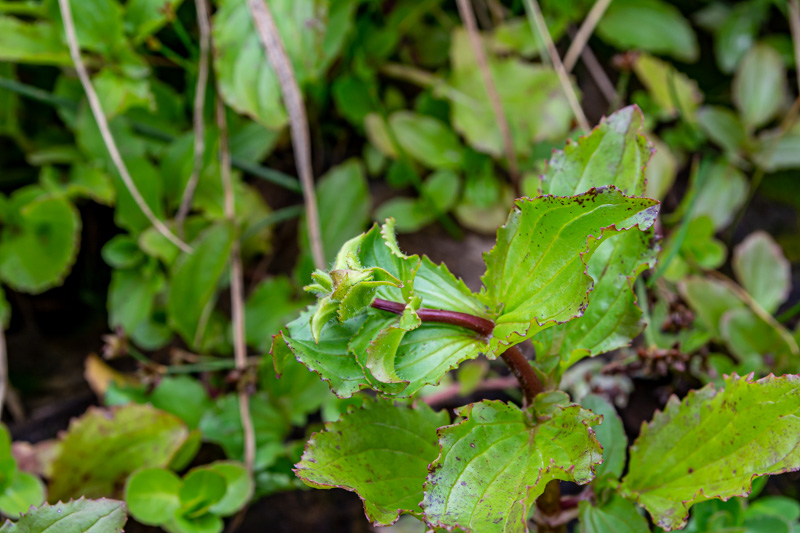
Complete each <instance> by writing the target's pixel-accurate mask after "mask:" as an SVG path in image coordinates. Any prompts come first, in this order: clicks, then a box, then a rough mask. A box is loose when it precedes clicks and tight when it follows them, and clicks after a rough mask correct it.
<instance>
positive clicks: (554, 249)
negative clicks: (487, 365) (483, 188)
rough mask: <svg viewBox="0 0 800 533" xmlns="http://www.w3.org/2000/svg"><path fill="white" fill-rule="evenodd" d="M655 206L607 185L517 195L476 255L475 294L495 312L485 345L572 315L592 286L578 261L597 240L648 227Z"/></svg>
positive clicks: (513, 339) (508, 341) (506, 342)
mask: <svg viewBox="0 0 800 533" xmlns="http://www.w3.org/2000/svg"><path fill="white" fill-rule="evenodd" d="M657 214H658V202H656V201H655V200H649V199H646V198H628V197H626V196H624V195H623V194H622V193H621V192H620V191H619V190H618V189H617V188H615V187H603V188H599V189H592V190H590V191H588V192H586V193H584V194H580V195H577V196H572V197H566V198H561V197H556V196H542V197H539V198H534V199H528V198H521V199H519V200H517V202H516V203H515V206H514V209H513V210H512V212H511V214H510V215H509V218H508V222H506V224H505V225H504V226H502V227H501V228H500V229H499V230H498V231H497V244H496V245H495V247H494V248H492V250H491V251H490V252H489V253H487V254H486V255H485V257H484V258H485V261H486V265H487V269H486V274H484V276H483V278H482V279H483V283H484V285H485V287H486V291H485V293H482V294H481V296H482V298H483V300H484V301H485V302H486V303H487V305H489V306H490V309H491V311H492V313H493V315H494V316H495V317H496V319H495V323H496V327H495V330H494V334H493V338H492V340H491V346H492V349H493V350H497V349H498V348H499V347H500V346H511V345H514V344H518V343H520V342H522V341H523V340H525V339H526V338H529V337H531V336H533V335H535V334H536V333H537V332H538V331H540V330H542V329H544V328H546V327H548V326H551V325H554V324H557V323H564V322H567V321H569V320H572V319H573V318H575V317H577V316H580V315H581V314H582V313H583V311H584V310H585V309H586V306H587V304H588V303H589V293H590V292H591V290H592V278H591V277H590V276H589V275H588V274H587V273H586V264H587V262H588V261H589V260H590V259H591V257H592V254H593V253H594V251H595V250H596V249H597V247H598V246H599V245H600V243H601V242H602V241H603V240H604V239H606V238H607V237H609V236H611V235H613V234H615V233H618V232H621V231H626V230H631V229H633V228H636V230H638V231H644V230H646V229H648V228H649V227H650V226H651V225H652V224H653V222H654V221H655V217H656V215H657Z"/></svg>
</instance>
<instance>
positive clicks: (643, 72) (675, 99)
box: [633, 54, 703, 122]
mask: <svg viewBox="0 0 800 533" xmlns="http://www.w3.org/2000/svg"><path fill="white" fill-rule="evenodd" d="M633 70H634V72H636V76H637V77H638V78H639V80H641V82H642V84H644V86H645V87H646V88H647V92H648V93H650V96H651V97H652V98H653V101H655V103H656V104H657V105H658V107H659V108H661V111H660V113H659V118H662V119H672V118H675V117H677V116H678V115H679V114H683V115H684V116H683V118H684V119H685V120H687V121H689V122H693V121H694V120H695V111H696V110H697V106H698V105H700V103H701V102H702V101H703V94H702V93H701V92H700V89H699V88H698V86H697V82H695V81H694V80H692V79H691V78H689V77H687V76H686V75H685V74H683V73H682V72H679V71H678V70H677V69H676V68H675V67H674V66H672V65H671V64H669V63H667V62H665V61H662V60H660V59H658V58H655V57H653V56H651V55H648V54H640V55H639V56H638V57H637V58H636V62H635V63H634V64H633Z"/></svg>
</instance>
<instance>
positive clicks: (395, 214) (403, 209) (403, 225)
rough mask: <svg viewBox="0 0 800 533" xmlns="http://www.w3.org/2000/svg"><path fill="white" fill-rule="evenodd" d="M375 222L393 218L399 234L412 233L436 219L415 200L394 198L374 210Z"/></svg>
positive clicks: (428, 209)
mask: <svg viewBox="0 0 800 533" xmlns="http://www.w3.org/2000/svg"><path fill="white" fill-rule="evenodd" d="M374 218H375V220H385V219H387V218H393V219H394V220H395V227H396V228H397V231H398V232H400V233H414V232H415V231H418V230H420V229H422V228H424V227H425V226H427V225H428V224H430V223H431V222H433V221H434V220H435V219H436V215H435V213H433V212H432V211H431V209H430V208H429V207H428V206H427V205H425V204H424V203H423V202H421V201H419V200H418V199H416V198H403V197H395V198H390V199H389V200H387V201H385V202H383V203H382V204H381V205H380V206H379V207H378V209H376V210H375V216H374Z"/></svg>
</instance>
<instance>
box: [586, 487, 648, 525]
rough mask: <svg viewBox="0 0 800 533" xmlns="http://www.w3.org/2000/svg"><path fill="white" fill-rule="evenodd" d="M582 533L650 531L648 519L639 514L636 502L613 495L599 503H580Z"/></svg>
mask: <svg viewBox="0 0 800 533" xmlns="http://www.w3.org/2000/svg"><path fill="white" fill-rule="evenodd" d="M578 511H579V515H578V520H580V530H579V531H580V533H649V532H650V526H648V525H647V520H646V519H645V518H644V517H643V516H642V515H640V514H639V511H638V509H637V508H636V504H634V503H632V502H630V501H628V500H626V499H625V498H620V497H619V496H613V497H612V498H611V501H609V502H607V503H602V504H599V505H596V506H595V505H592V504H591V503H590V502H587V501H582V502H580V504H578Z"/></svg>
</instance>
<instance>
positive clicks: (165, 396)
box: [148, 376, 213, 429]
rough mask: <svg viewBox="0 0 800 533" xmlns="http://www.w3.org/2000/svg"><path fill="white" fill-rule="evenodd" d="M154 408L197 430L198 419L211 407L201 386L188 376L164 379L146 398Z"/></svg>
mask: <svg viewBox="0 0 800 533" xmlns="http://www.w3.org/2000/svg"><path fill="white" fill-rule="evenodd" d="M148 399H149V401H150V402H151V403H152V404H153V406H154V407H156V408H158V409H163V410H164V411H166V412H168V413H171V414H173V415H175V416H177V417H178V418H180V419H181V420H183V421H184V422H186V425H187V426H189V428H190V429H195V428H197V426H198V424H199V423H200V418H201V417H202V416H203V414H205V412H206V411H207V410H208V409H210V408H211V406H212V405H213V404H212V402H211V399H210V398H209V397H208V393H207V392H206V389H205V388H204V387H203V384H202V383H201V382H200V381H198V380H196V379H193V378H190V377H188V376H174V377H164V378H162V379H161V381H160V382H159V383H158V386H157V387H156V388H155V390H153V392H152V393H151V394H150V397H149V398H148Z"/></svg>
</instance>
